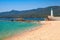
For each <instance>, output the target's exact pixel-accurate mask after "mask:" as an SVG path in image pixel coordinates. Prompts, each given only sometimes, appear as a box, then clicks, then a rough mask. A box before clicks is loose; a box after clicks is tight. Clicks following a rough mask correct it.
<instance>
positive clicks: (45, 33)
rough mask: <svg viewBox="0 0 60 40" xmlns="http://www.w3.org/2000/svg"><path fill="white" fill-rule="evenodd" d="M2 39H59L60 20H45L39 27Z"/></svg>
mask: <svg viewBox="0 0 60 40" xmlns="http://www.w3.org/2000/svg"><path fill="white" fill-rule="evenodd" d="M4 40H60V21H46V22H45V23H44V25H42V26H41V27H38V28H36V29H34V30H31V31H27V32H24V33H22V34H17V35H14V36H12V37H8V38H5V39H4Z"/></svg>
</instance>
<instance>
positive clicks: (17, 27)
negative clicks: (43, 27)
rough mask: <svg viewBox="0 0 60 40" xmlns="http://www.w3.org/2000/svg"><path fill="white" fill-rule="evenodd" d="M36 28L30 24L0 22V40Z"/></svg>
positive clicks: (33, 24) (34, 24)
mask: <svg viewBox="0 0 60 40" xmlns="http://www.w3.org/2000/svg"><path fill="white" fill-rule="evenodd" d="M36 26H38V24H36V23H32V22H16V21H13V22H11V21H0V39H3V38H5V37H8V36H12V35H14V34H16V33H21V32H23V31H25V30H29V29H31V28H34V27H36Z"/></svg>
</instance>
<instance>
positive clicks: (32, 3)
mask: <svg viewBox="0 0 60 40" xmlns="http://www.w3.org/2000/svg"><path fill="white" fill-rule="evenodd" d="M48 6H60V0H0V12H3V11H10V10H19V11H22V10H30V9H36V8H44V7H48Z"/></svg>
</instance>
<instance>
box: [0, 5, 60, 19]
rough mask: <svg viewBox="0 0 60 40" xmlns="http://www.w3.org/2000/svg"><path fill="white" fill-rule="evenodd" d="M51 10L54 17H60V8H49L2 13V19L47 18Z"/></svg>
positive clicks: (0, 14)
mask: <svg viewBox="0 0 60 40" xmlns="http://www.w3.org/2000/svg"><path fill="white" fill-rule="evenodd" d="M51 8H52V9H53V11H54V16H60V6H49V7H46V8H37V9H32V10H25V11H17V10H11V11H8V12H0V17H14V18H17V17H20V18H21V17H22V18H30V17H34V18H36V17H47V16H48V15H50V11H51Z"/></svg>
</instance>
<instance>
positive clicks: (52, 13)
mask: <svg viewBox="0 0 60 40" xmlns="http://www.w3.org/2000/svg"><path fill="white" fill-rule="evenodd" d="M51 17H53V9H52V8H51Z"/></svg>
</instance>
